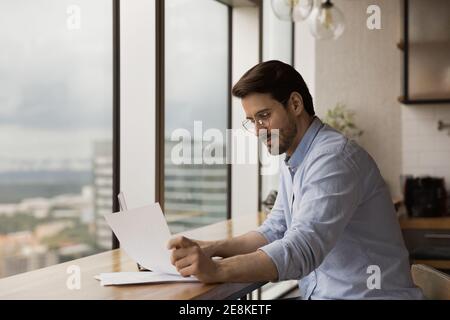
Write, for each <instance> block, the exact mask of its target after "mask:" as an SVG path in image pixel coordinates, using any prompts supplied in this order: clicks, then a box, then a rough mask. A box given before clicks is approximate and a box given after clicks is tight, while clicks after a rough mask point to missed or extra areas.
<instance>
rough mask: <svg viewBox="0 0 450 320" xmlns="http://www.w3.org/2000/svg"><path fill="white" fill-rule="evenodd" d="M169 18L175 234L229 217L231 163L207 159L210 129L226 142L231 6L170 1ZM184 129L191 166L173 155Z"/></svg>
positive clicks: (168, 200) (205, 0) (168, 173)
mask: <svg viewBox="0 0 450 320" xmlns="http://www.w3.org/2000/svg"><path fill="white" fill-rule="evenodd" d="M165 14H166V18H165V24H166V25H165V42H166V43H165V163H164V167H165V171H164V180H165V185H164V193H165V198H164V209H165V210H164V211H165V214H166V217H167V219H168V221H169V226H170V228H171V231H172V232H173V233H175V232H179V231H182V230H185V229H191V228H195V227H199V226H203V225H207V224H211V223H214V222H217V221H221V220H224V219H226V217H227V189H228V185H227V173H228V169H227V165H226V163H225V159H223V158H222V164H220V163H217V162H216V163H215V164H207V163H205V161H204V159H201V158H202V157H201V155H202V154H203V152H202V151H203V150H205V147H206V146H208V145H210V144H211V140H209V139H208V138H207V137H205V134H206V133H207V132H208V131H207V130H208V129H216V130H218V131H219V132H220V134H221V135H222V136H223V137H225V131H226V128H227V121H228V119H227V118H228V97H229V92H228V91H229V89H228V7H227V6H225V5H223V4H221V3H219V2H218V1H214V0H167V1H166V8H165ZM195 122H196V123H197V128H196V131H195V134H194V123H195ZM180 129H182V130H183V129H184V130H186V131H185V132H188V133H189V135H190V136H191V138H192V140H191V141H192V145H191V144H188V145H187V146H188V147H189V146H191V147H192V148H190V149H191V151H192V152H191V156H190V157H189V159H190V160H191V161H190V162H191V163H190V164H189V163H188V161H184V163H181V164H180V163H179V162H178V161H176V160H175V159H174V158H173V156H172V152H173V151H175V149H174V148H176V146H177V145H179V144H180V140H179V139H175V140H174V139H172V135H173V134H176V133H177V132H179V131H180ZM216 142H217V143H216V145H215V148H217V149H216V150H219V149H220V150H223V148H224V144H223V143H221V142H220V141H219V142H218V141H217V140H216ZM184 151H187V150H184ZM199 154H200V156H199ZM222 154H223V155H225V152H224V151H222ZM185 155H186V154H185ZM217 155H220V153H217ZM217 155H216V156H217ZM194 157H196V159H194ZM194 160H198V162H197V163H194Z"/></svg>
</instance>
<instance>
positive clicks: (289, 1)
mask: <svg viewBox="0 0 450 320" xmlns="http://www.w3.org/2000/svg"><path fill="white" fill-rule="evenodd" d="M313 2H314V0H272V9H273V12H274V13H275V15H276V16H277V17H278V19H280V20H285V21H293V22H299V21H303V20H305V19H306V18H307V17H308V16H309V14H310V13H311V11H312V8H313Z"/></svg>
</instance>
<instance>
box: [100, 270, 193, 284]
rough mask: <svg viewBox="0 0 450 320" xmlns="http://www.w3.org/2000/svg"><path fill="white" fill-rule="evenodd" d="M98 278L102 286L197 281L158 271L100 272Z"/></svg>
mask: <svg viewBox="0 0 450 320" xmlns="http://www.w3.org/2000/svg"><path fill="white" fill-rule="evenodd" d="M95 278H96V279H97V280H100V284H101V285H102V286H112V285H125V284H142V283H177V282H199V280H198V279H197V278H195V277H188V278H184V277H182V276H180V275H178V276H177V275H172V274H166V273H158V272H113V273H101V274H100V275H98V276H96V277H95Z"/></svg>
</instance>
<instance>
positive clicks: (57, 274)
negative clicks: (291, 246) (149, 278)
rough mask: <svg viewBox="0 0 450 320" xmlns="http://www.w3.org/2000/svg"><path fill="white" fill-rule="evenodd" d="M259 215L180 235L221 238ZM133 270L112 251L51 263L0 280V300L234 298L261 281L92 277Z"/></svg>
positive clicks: (253, 225) (253, 223) (256, 221)
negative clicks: (104, 282)
mask: <svg viewBox="0 0 450 320" xmlns="http://www.w3.org/2000/svg"><path fill="white" fill-rule="evenodd" d="M263 219H264V215H263V214H259V215H252V216H248V217H244V218H240V219H234V220H229V221H224V222H220V223H216V224H213V225H210V226H206V227H203V228H200V229H196V230H192V231H189V232H184V233H183V234H184V235H186V236H189V237H192V238H195V239H199V240H208V239H209V240H213V239H224V238H229V237H233V236H237V235H240V234H244V233H246V232H248V231H251V230H254V229H255V228H256V227H258V226H259V225H260V224H261V223H262V221H263ZM71 265H77V266H79V267H80V269H81V288H80V290H69V289H68V288H67V285H66V281H67V279H68V277H69V274H68V273H67V268H68V267H69V266H71ZM120 271H137V266H136V264H135V263H134V261H132V260H131V259H130V258H129V257H128V256H127V255H126V253H125V252H124V251H123V250H121V249H117V250H112V251H107V252H104V253H100V254H97V255H93V256H89V257H85V258H82V259H78V260H74V261H70V262H66V263H62V264H58V265H54V266H51V267H47V268H44V269H40V270H35V271H31V272H27V273H23V274H19V275H15V276H12V277H8V278H4V279H0V299H37V300H43V299H44V300H45V299H55V300H81V299H99V300H109V299H116V300H121V299H133V300H140V299H157V300H185V299H186V300H188V299H236V298H238V297H241V296H244V295H245V294H247V293H249V292H251V291H253V290H255V289H257V288H259V287H261V286H262V285H264V283H246V284H242V283H226V284H214V285H204V284H200V283H182V284H157V285H155V284H149V285H145V284H144V285H125V286H107V287H102V286H101V285H100V283H99V281H98V280H96V279H94V276H96V275H98V274H100V273H102V272H120Z"/></svg>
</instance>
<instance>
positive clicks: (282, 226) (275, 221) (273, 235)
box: [256, 176, 287, 243]
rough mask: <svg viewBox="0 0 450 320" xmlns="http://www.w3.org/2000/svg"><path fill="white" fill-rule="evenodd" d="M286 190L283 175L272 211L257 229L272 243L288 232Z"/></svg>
mask: <svg viewBox="0 0 450 320" xmlns="http://www.w3.org/2000/svg"><path fill="white" fill-rule="evenodd" d="M283 192H284V183H283V176H281V177H280V183H279V186H278V196H277V198H276V200H275V203H274V205H273V207H272V210H271V211H270V214H269V216H268V217H267V219H266V220H265V221H264V223H263V224H262V225H261V226H260V227H259V228H258V229H256V231H257V232H259V233H261V234H262V235H263V236H264V238H266V240H267V242H268V243H272V242H273V241H275V240H278V239H281V238H283V236H284V233H285V232H286V229H287V227H286V217H285V216H284V206H283V201H282V196H283Z"/></svg>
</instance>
